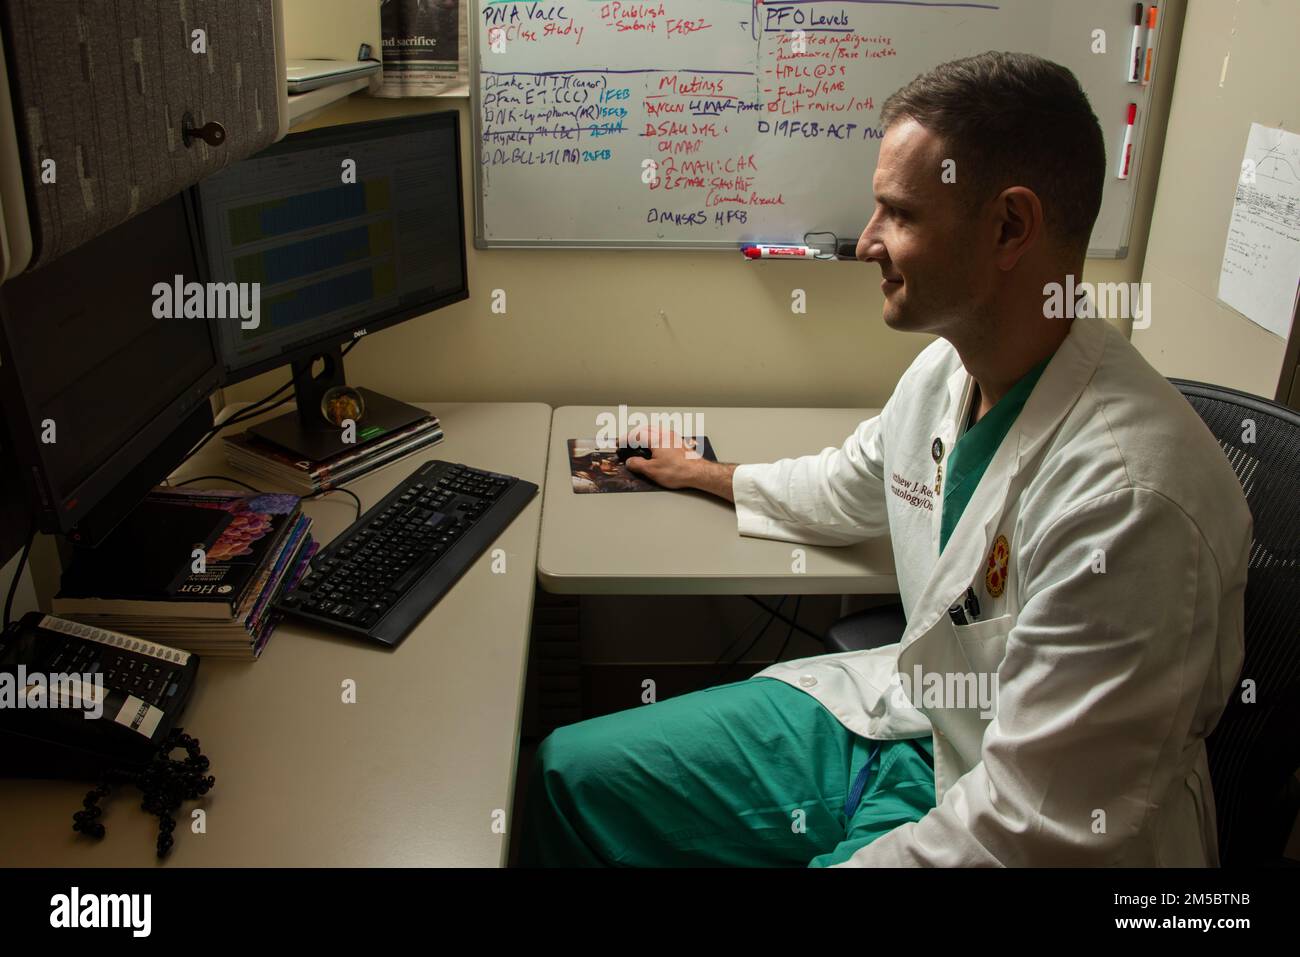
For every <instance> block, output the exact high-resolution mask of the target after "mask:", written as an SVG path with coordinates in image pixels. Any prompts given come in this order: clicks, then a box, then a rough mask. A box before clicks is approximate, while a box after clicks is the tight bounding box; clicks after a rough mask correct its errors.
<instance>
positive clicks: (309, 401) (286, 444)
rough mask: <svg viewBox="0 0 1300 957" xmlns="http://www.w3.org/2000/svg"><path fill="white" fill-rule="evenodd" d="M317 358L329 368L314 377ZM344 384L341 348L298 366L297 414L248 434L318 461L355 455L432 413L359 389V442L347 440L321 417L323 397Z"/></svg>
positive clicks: (255, 427)
mask: <svg viewBox="0 0 1300 957" xmlns="http://www.w3.org/2000/svg"><path fill="white" fill-rule="evenodd" d="M318 360H320V361H323V362H324V364H325V366H324V368H323V369H322V370H321V373H320V375H312V365H313V364H315V362H316V361H318ZM343 385H347V378H346V376H345V375H344V374H343V354H342V352H341V350H340V348H339V347H338V346H335V347H334V348H333V349H331V350H329V351H327V352H322V353H319V354H318V355H316V356H313V357H312V358H310V359H303V360H300V361H298V362H295V363H294V364H293V390H294V397H295V399H296V400H297V403H298V411H296V412H290V413H288V414H287V415H282V416H279V417H278V418H274V419H268V420H267V421H265V422H259V423H258V424H257V425H253V426H250V427H249V430H248V431H249V432H251V433H253V434H254V435H256V436H257V437H258V438H259V439H263V440H265V441H267V442H272V443H274V444H275V445H278V446H280V447H281V448H283V449H285V450H286V451H288V452H290V453H291V454H293V455H295V456H297V457H298V458H300V459H307V460H309V461H312V462H320V461H322V460H324V459H329V458H333V457H334V456H336V455H340V454H342V453H344V452H355V451H356V450H357V449H360V448H364V447H365V446H366V445H368V444H369V443H371V442H373V441H375V440H376V439H380V438H382V437H383V436H385V435H389V434H391V433H393V432H396V431H398V430H399V429H404V428H406V427H407V426H408V425H413V424H414V423H416V422H418V421H419V420H420V419H423V418H427V417H428V415H429V413H428V412H426V411H424V410H423V409H418V408H416V407H415V406H413V405H408V404H407V403H405V402H399V401H398V400H397V399H391V398H389V397H388V396H386V395H382V394H381V393H378V392H372V391H371V390H370V389H362V388H358V389H357V391H358V392H359V393H361V397H362V399H363V400H365V403H366V407H365V412H364V414H363V415H362V417H361V419H360V420H359V421H358V422H357V423H356V441H355V442H352V443H347V442H344V441H343V430H342V429H341V428H339V427H338V426H336V425H334V424H332V423H330V422H327V421H326V420H325V417H324V415H323V414H322V413H321V400H322V399H323V398H324V396H325V393H327V392H328V391H329V390H330V389H333V388H336V387H338V386H343Z"/></svg>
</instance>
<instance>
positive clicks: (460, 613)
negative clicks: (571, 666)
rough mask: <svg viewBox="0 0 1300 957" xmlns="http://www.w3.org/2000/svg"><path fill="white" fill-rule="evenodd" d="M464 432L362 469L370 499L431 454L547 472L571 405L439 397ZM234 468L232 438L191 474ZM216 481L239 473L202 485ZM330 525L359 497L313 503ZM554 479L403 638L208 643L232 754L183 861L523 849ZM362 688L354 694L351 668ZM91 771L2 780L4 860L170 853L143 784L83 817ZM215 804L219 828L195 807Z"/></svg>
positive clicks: (83, 863) (332, 529)
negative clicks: (75, 826)
mask: <svg viewBox="0 0 1300 957" xmlns="http://www.w3.org/2000/svg"><path fill="white" fill-rule="evenodd" d="M423 408H427V409H429V410H430V411H432V412H433V413H434V414H436V415H437V416H438V417H439V419H440V420H441V422H442V424H443V427H444V429H445V430H446V432H447V437H446V438H445V439H444V440H443V441H442V442H441V443H440V444H438V445H436V446H434V447H433V448H431V449H425V450H424V451H422V452H420V453H418V454H417V455H415V456H412V457H411V458H408V459H405V460H403V461H402V462H399V463H396V464H395V465H392V466H389V467H388V468H385V469H383V470H381V471H379V472H375V473H372V474H370V475H368V476H366V477H364V478H362V479H360V480H358V481H356V482H353V483H352V484H350V485H349V486H348V488H350V489H351V490H352V491H353V492H355V493H356V494H357V495H359V496H360V497H361V501H362V505H363V506H365V507H368V506H370V505H373V504H374V503H375V502H376V501H378V500H379V499H380V498H381V497H382V496H383V495H384V494H385V493H387V492H388V491H389V489H391V488H392V487H393V485H394V484H396V483H397V482H398V481H400V480H401V479H402V478H405V477H406V476H407V475H409V474H410V473H411V472H412V471H413V470H414V469H415V468H416V466H417V465H418V464H419V463H421V462H424V461H427V460H428V459H442V460H445V461H452V462H462V463H465V464H467V465H472V466H475V467H479V468H484V469H487V470H490V471H494V472H503V473H506V474H510V475H516V476H519V477H520V478H523V479H527V480H528V481H531V482H534V483H536V484H537V485H538V486H542V484H543V480H544V463H545V459H546V440H547V434H548V431H549V428H550V416H551V410H550V408H549V407H548V406H545V405H540V404H531V403H529V404H450V403H440V404H437V405H424V406H423ZM213 473H216V474H222V475H229V476H232V477H236V478H240V479H243V480H244V481H247V482H250V484H252V485H254V486H256V487H259V488H265V487H266V483H265V481H264V480H259V479H256V478H252V477H250V476H248V475H246V474H242V473H240V472H237V471H235V470H233V469H232V468H231V467H230V466H228V465H227V464H226V463H225V459H224V456H223V454H222V452H221V443H220V439H214V440H213V441H212V442H210V443H208V445H207V446H206V447H205V448H204V449H203V450H202V452H200V453H199V455H198V456H196V457H195V459H194V460H193V461H192V462H190V463H188V464H187V465H186V466H185V468H183V469H182V470H181V472H179V473H178V474H177V476H176V478H177V479H181V480H183V479H184V478H185V477H187V476H196V475H206V474H213ZM259 483H260V484H259ZM197 487H200V488H202V487H211V488H217V487H220V486H219V485H218V484H217V483H201V484H199V485H198V486H197ZM305 508H306V510H307V512H308V513H309V514H311V515H312V517H313V519H314V523H313V526H312V534H313V535H314V536H315V537H316V538H317V539H318V540H320V541H322V542H328V541H329V540H330V539H331V538H333V536H334V535H336V534H338V533H339V532H340V531H342V530H343V529H344V528H345V527H346V526H347V525H348V524H350V523H351V522H352V521H353V519H354V517H355V515H356V512H355V503H353V501H352V499H350V498H349V497H348V496H346V495H341V494H337V493H336V494H334V495H330V496H326V497H325V498H322V499H315V500H313V501H311V502H308V503H306V505H305ZM541 510H542V496H541V494H540V493H539V494H538V495H537V496H536V497H535V498H534V499H533V501H532V502H531V503H530V504H529V505H528V507H527V508H526V509H525V510H524V511H523V513H522V514H521V515H520V516H519V517H518V518H516V519H515V521H514V522H513V523H512V524H511V525H510V527H509V528H508V529H506V531H505V533H504V534H503V535H502V536H501V537H500V538H499V539H498V540H497V545H496V546H494V547H500V548H503V549H504V550H505V552H506V556H507V571H506V573H505V574H501V575H498V574H492V573H491V571H490V558H489V556H490V555H491V552H490V551H489V552H488V553H485V555H484V556H483V558H481V559H479V561H478V562H477V563H476V564H475V565H474V566H473V567H472V568H470V570H469V571H468V572H466V574H465V576H464V577H463V578H462V579H461V580H460V581H459V582H458V583H457V584H456V585H455V587H454V588H452V590H451V591H450V592H448V594H447V595H446V596H445V597H444V598H443V599H442V601H440V602H439V603H438V604H437V605H436V606H435V608H434V609H433V611H432V612H431V613H430V614H429V615H428V616H427V617H426V618H425V619H424V620H423V621H422V622H421V623H420V624H419V626H418V627H417V628H416V630H415V631H413V632H412V633H411V634H410V635H408V636H407V638H406V640H405V641H404V642H403V643H402V644H401V646H400V647H398V648H397V649H396V650H388V649H386V648H384V647H382V646H380V645H367V644H363V643H361V642H358V641H354V640H351V639H347V638H342V637H337V636H332V635H328V634H326V633H325V632H324V631H323V630H318V629H315V628H312V627H309V626H304V625H301V624H297V623H295V622H293V621H290V620H286V621H285V622H284V623H283V624H281V626H280V627H279V628H277V629H276V632H275V634H274V635H273V636H272V637H271V640H270V642H269V644H268V645H267V648H266V650H265V652H264V653H263V655H262V658H261V660H259V661H227V660H218V659H215V658H208V659H206V660H204V661H203V662H202V664H201V666H200V669H199V676H198V682H197V686H196V688H195V692H194V696H193V698H192V699H191V700H190V703H189V705H188V707H187V708H186V711H185V714H184V720H183V721H182V724H183V726H184V727H185V729H186V730H187V731H188V732H189V733H191V734H193V735H194V736H196V737H197V738H199V740H200V742H201V744H202V747H203V751H204V753H205V754H207V755H208V756H209V757H210V758H211V760H212V771H211V773H212V774H213V775H214V776H215V777H216V779H217V783H216V787H215V788H214V789H213V790H212V791H211V792H210V793H209V794H208V795H207V797H206V798H205V799H203V800H202V801H201V802H194V803H190V802H187V803H186V804H185V805H183V809H182V812H181V815H180V816H179V817H178V819H177V829H176V833H175V838H176V844H175V846H174V847H173V848H172V851H171V854H170V857H169V859H168V862H167V863H166V864H165V865H163V866H171V867H190V866H242V865H252V866H260V865H282V866H343V865H356V866H386V865H401V866H417V865H418V866H430V865H432V866H457V865H470V866H482V867H495V866H500V865H503V864H504V863H505V855H506V849H507V835H505V834H499V833H494V830H493V823H494V819H493V814H494V812H496V811H500V812H502V813H503V815H504V817H503V818H502V820H504V822H505V823H506V824H507V826H508V824H509V821H510V810H511V807H510V806H511V799H512V797H513V785H514V776H515V761H516V755H517V750H518V744H519V725H520V716H521V709H522V705H523V700H522V699H523V685H524V674H525V667H526V663H527V648H528V635H529V630H530V624H531V617H532V606H533V589H534V582H535V574H536V572H535V568H536V554H537V541H538V525H539V520H540V516H541ZM348 678H350V679H353V680H354V681H355V682H356V685H357V695H356V697H357V701H356V703H355V704H343V703H342V700H341V699H342V682H343V681H344V679H348ZM87 788H88V785H87V784H85V783H73V782H49V781H20V780H0V808H3V809H4V810H3V812H2V813H0V866H5V867H10V866H23V865H35V866H54V867H96V866H114V867H148V866H157V864H158V862H157V859H156V857H155V855H154V850H153V848H154V841H155V838H156V835H157V822H158V819H157V818H155V817H153V816H152V815H149V814H146V813H145V812H143V811H141V810H140V798H139V792H138V791H136V790H135V789H134V788H133V787H130V788H124V789H122V791H121V792H120V793H116V792H115V793H114V794H113V795H110V796H109V797H108V798H107V799H106V800H105V801H104V802H103V806H104V807H105V808H106V811H105V814H104V817H103V819H102V820H103V822H104V824H105V825H106V827H107V831H108V833H107V834H106V836H105V837H104V839H103V840H102V841H99V842H96V841H93V840H90V839H88V838H84V837H82V836H80V835H77V834H74V833H73V831H72V814H73V812H74V811H76V810H78V809H79V807H80V805H81V799H82V797H83V796H84V794H85V792H86V790H87ZM195 807H202V808H204V809H206V812H207V833H206V834H194V833H192V832H191V830H190V826H189V825H190V818H189V815H190V812H191V811H192V809H193V808H195Z"/></svg>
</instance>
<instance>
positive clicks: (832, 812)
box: [519, 678, 934, 867]
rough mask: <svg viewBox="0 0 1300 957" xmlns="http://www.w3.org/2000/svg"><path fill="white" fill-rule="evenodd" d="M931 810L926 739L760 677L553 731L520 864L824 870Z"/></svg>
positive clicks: (536, 779)
mask: <svg viewBox="0 0 1300 957" xmlns="http://www.w3.org/2000/svg"><path fill="white" fill-rule="evenodd" d="M868 761H870V763H871V767H870V770H869V771H868V772H867V774H868V775H869V777H868V778H867V784H866V787H865V789H862V777H861V772H863V770H864V767H865V766H866V765H867V764H868ZM855 783H856V784H857V787H858V790H857V793H853V791H854V785H855ZM846 804H847V805H848V807H847V811H848V813H847V814H846ZM932 807H934V748H933V743H932V741H931V739H930V738H928V737H925V738H918V739H915V740H908V741H871V740H868V739H866V738H863V737H860V736H858V735H856V734H854V733H853V732H851V731H849V730H848V729H847V728H845V727H844V726H843V725H842V724H840V722H839V721H837V720H836V718H835V716H834V715H832V714H831V713H830V712H829V711H827V710H826V709H825V708H824V707H823V706H822V705H821V704H819V703H818V702H817V700H816V699H815V698H813V697H812V696H811V695H808V694H805V693H804V692H802V691H800V690H799V689H797V688H793V687H791V686H790V685H787V684H786V683H785V682H782V681H778V680H776V679H774V678H751V679H749V680H747V681H740V682H736V683H734V684H728V685H721V686H719V687H717V688H709V689H707V690H705V691H697V692H695V693H693V694H687V695H682V696H681V697H677V698H670V699H668V700H667V701H661V702H658V703H656V704H652V705H646V706H643V707H640V708H632V709H630V710H628V711H620V712H618V713H617V714H611V715H605V716H604V717H600V718H593V719H591V720H589V721H582V722H579V723H578V724H573V725H569V726H567V727H563V728H559V729H557V730H556V731H555V732H554V733H552V734H551V735H550V736H549V737H548V738H547V739H546V740H545V741H543V742H542V745H541V747H540V749H539V750H538V753H537V763H536V766H535V768H534V771H533V777H532V780H531V783H530V786H529V790H528V796H527V799H526V807H525V811H524V821H523V828H524V831H523V834H522V835H521V843H520V854H519V863H520V864H521V865H523V866H525V867H535V866H560V867H576V866H617V867H688V866H737V867H761V866H776V867H782V866H784V867H792V866H804V865H807V866H811V867H825V866H828V865H831V864H838V863H840V862H842V861H845V860H848V858H849V857H851V856H852V855H853V853H854V852H855V851H857V850H858V849H859V848H861V847H864V846H865V845H867V844H870V843H871V842H872V841H873V840H875V839H876V838H878V837H880V836H881V835H882V834H885V833H887V832H889V831H890V830H892V829H893V828H895V827H898V826H899V825H900V824H905V823H906V822H908V821H918V820H920V819H921V817H923V816H924V815H925V813H926V812H927V811H929V810H930V809H931V808H932Z"/></svg>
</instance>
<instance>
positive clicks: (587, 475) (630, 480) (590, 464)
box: [569, 435, 718, 495]
mask: <svg viewBox="0 0 1300 957" xmlns="http://www.w3.org/2000/svg"><path fill="white" fill-rule="evenodd" d="M682 441H683V442H685V443H686V447H687V448H688V449H695V450H696V451H698V452H699V453H700V457H701V458H705V459H708V460H709V461H710V462H716V461H718V456H717V455H716V454H715V453H714V451H713V444H712V443H711V442H710V441H709V437H708V436H707V435H698V436H690V437H689V438H683V439H682ZM569 474H570V475H571V476H572V477H573V491H574V492H576V493H578V494H580V495H586V494H591V493H594V492H663V491H666V489H665V488H664V487H663V486H661V485H656V484H655V483H654V482H651V481H648V480H646V479H643V478H641V477H640V476H637V475H633V474H632V473H631V472H630V471H628V468H627V466H626V465H624V464H623V463H622V462H620V461H619V460H618V446H617V445H616V443H614V442H598V441H597V440H596V439H569Z"/></svg>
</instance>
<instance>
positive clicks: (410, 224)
mask: <svg viewBox="0 0 1300 957" xmlns="http://www.w3.org/2000/svg"><path fill="white" fill-rule="evenodd" d="M460 165H461V164H460V138H459V127H458V123H457V115H456V114H455V113H454V112H442V113H434V114H425V115H420V116H413V117H400V118H397V119H390V120H379V121H375V122H367V123H355V124H349V125H345V126H334V127H327V128H324V129H319V130H312V131H309V132H306V133H298V134H293V135H290V136H289V137H287V138H286V139H285V140H284V141H282V142H280V143H278V144H276V145H275V146H273V147H271V148H270V149H268V150H265V151H264V152H262V153H260V154H258V155H257V156H254V157H252V158H250V159H246V160H244V161H242V162H240V163H237V164H235V165H233V166H231V167H229V168H227V169H225V170H223V171H222V172H220V173H217V174H216V175H214V176H211V177H209V178H208V179H206V180H204V181H203V182H202V183H201V184H200V185H199V187H198V195H199V202H198V204H197V205H198V207H199V210H200V214H201V220H202V236H203V241H204V246H205V250H204V253H205V260H206V264H207V270H208V273H209V275H208V277H207V278H208V280H209V282H210V283H221V284H226V283H239V284H241V287H240V288H241V289H246V288H250V287H251V286H252V284H256V285H257V290H258V292H257V295H258V297H259V302H260V310H259V315H258V316H257V317H256V320H255V321H248V320H247V318H245V319H244V320H243V321H241V320H240V318H239V317H232V318H231V319H230V320H227V321H222V322H219V323H217V324H216V325H217V338H218V341H219V345H220V350H221V355H222V360H223V364H224V368H225V374H226V379H225V381H227V382H234V381H239V380H241V379H246V378H248V377H250V376H253V375H256V374H258V373H261V372H264V371H266V370H268V369H271V368H274V367H276V366H279V365H284V364H286V363H289V362H293V361H296V360H300V359H302V358H304V357H306V356H309V355H310V354H311V352H312V351H313V350H315V349H318V348H328V347H331V346H335V345H337V344H339V343H341V342H344V341H347V340H349V339H352V338H353V337H354V336H355V335H358V334H361V333H362V332H365V333H373V332H375V331H377V330H379V329H382V328H385V327H387V326H390V325H393V324H394V323H397V322H402V321H404V320H406V319H410V318H413V317H415V316H419V315H423V314H424V313H427V312H431V311H433V310H435V309H439V308H441V307H443V306H446V305H449V304H450V303H453V302H457V301H459V300H461V299H465V298H467V297H468V290H467V282H466V268H465V243H464V210H463V205H462V198H461V169H460Z"/></svg>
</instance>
